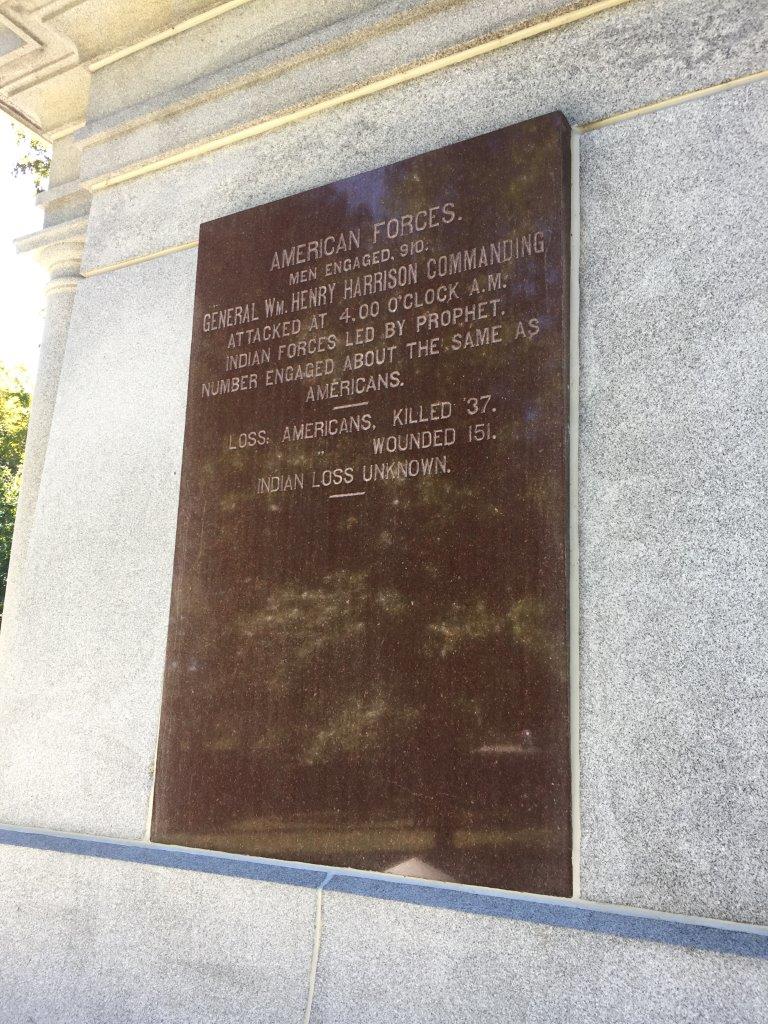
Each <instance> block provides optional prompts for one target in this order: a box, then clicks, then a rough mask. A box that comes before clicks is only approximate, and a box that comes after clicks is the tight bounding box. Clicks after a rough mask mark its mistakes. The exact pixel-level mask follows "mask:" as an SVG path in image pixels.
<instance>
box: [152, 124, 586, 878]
mask: <svg viewBox="0 0 768 1024" xmlns="http://www.w3.org/2000/svg"><path fill="white" fill-rule="evenodd" d="M568 165H569V128H568V124H567V122H566V120H565V118H564V117H563V116H562V115H561V114H550V115H547V116H545V117H540V118H537V119H535V120H532V121H528V122H526V123H524V124H520V125H515V126H513V127H510V128H503V129H501V130H500V131H496V132H492V133H490V134H488V135H483V136H480V137H479V138H475V139H470V140H468V141H466V142H460V143H457V144H456V145H452V146H447V147H446V148H444V149H440V150H436V151H434V152H430V153H425V154H423V155H422V156H417V157H414V158H412V159H410V160H404V161H402V162H400V163H396V164H392V165H390V166H388V167H382V168H379V169H378V170H374V171H370V172H368V173H366V174H360V175H357V176H356V177H353V178H348V179H347V180H345V181H338V182H334V183H333V184H331V185H325V186H323V187H322V188H316V189H313V190H311V191H309V192H305V193H303V194H302V195H297V196H292V197H290V198H288V199H283V200H280V201H279V202H274V203H269V204H267V205H264V206H259V207H256V208H255V209H252V210H245V211H244V212H242V213H236V214H233V215H232V216H229V217H223V218H221V219H220V220H216V221H212V222H211V223H208V224H203V225H202V227H201V229H200V248H199V254H198V267H197V285H196V292H195V313H194V331H193V337H192V354H191V365H190V374H189V394H188V400H187V422H186V434H185V439H184V459H183V468H182V477H181V497H180V504H179V518H178V532H177V537H176V560H175V567H174V577H173V596H172V601H171V614H170V627H169V635H168V649H167V661H166V674H165V688H164V696H163V709H162V723H161V731H160V745H159V752H158V764H157V781H156V788H155V802H154V816H153V825H152V838H153V839H154V840H157V841H162V842H169V843H178V844H182V845H185V846H194V847H209V848H213V849H217V850H230V851H238V852H242V853H250V854H257V855H261V856H265V857H276V858H284V859H288V860H298V861H305V862H312V863H319V864H325V865H334V866H348V867H355V868H365V869H372V870H377V871H391V872H399V873H403V874H410V875H415V876H421V877H429V878H436V879H446V880H453V881H458V882H466V883H472V884H477V885H487V886H496V887H501V888H505V889H519V890H529V891H536V892H543V893H553V894H558V895H570V893H571V834H570V769H569V724H568V723H569V714H568V618H567V611H568V597H567V505H568V488H567V450H568V449H567V444H568V441H567V434H568V429H567V428H568V414H567V409H568V237H569V172H568ZM275 172H276V173H279V168H275Z"/></svg>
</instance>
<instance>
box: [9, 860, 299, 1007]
mask: <svg viewBox="0 0 768 1024" xmlns="http://www.w3.org/2000/svg"><path fill="white" fill-rule="evenodd" d="M313 881H314V878H308V879H307V880H306V883H305V884H300V885H297V884H295V882H294V884H285V883H280V882H275V881H271V880H268V879H266V878H265V879H263V880H259V879H254V878H243V877H237V876H233V875H221V874H211V873H208V872H200V871H195V870H179V869H178V868H176V867H173V866H160V865H157V864H140V863H135V862H130V861H121V860H115V859H112V858H109V859H105V858H104V857H101V856H81V855H78V854H76V853H66V852H61V851H52V850H39V849H29V848H24V847H21V846H8V845H5V843H4V842H0V948H2V950H3V957H2V964H0V1021H2V1022H3V1024H18V1022H20V1021H35V1022H37V1024H47V1022H51V1024H54V1022H56V1024H59V1022H61V1021H67V1022H68V1024H93V1022H95V1021H104V1022H106V1021H109V1022H110V1024H129V1022H130V1024H132V1022H136V1024H155V1022H156V1024H160V1022H162V1024H174V1022H179V1024H188V1022H189V1021H200V1022H205V1024H217V1022H221V1024H235V1022H237V1021H243V1022H245V1021H247V1022H248V1024H254V1022H255V1024H291V1022H295V1024H301V1022H302V1020H303V1017H304V1009H305V1005H306V999H307V979H308V971H309V964H310V959H311V955H312V942H313V937H314V918H315V902H316V898H315V893H314V891H313V887H312V882H313Z"/></svg>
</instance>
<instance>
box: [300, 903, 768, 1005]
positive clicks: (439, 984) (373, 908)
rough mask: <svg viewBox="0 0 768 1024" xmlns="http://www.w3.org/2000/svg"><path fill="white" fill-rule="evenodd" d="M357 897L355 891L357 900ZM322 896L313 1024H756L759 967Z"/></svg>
mask: <svg viewBox="0 0 768 1024" xmlns="http://www.w3.org/2000/svg"><path fill="white" fill-rule="evenodd" d="M360 888H362V887H360V886H358V889H360ZM556 918H557V912H556V911H552V920H551V921H550V922H549V923H543V922H538V921H535V920H528V921H524V920H516V919H513V918H511V917H505V916H498V917H496V916H487V915H484V914H475V913H471V912H466V911H464V910H456V909H448V908H445V907H439V906H425V905H418V904H414V903H409V902H406V901H400V900H397V899H380V898H375V895H367V894H361V893H360V892H358V893H352V892H335V891H332V888H331V890H327V891H326V892H325V893H324V896H323V938H322V945H321V950H320V958H319V966H318V973H317V984H316V988H315V998H314V1008H313V1016H312V1020H313V1022H314V1024H357V1022H358V1021H363V1020H364V1021H366V1022H367V1024H368V1022H371V1024H375V1022H378V1021H381V1022H385V1021H386V1022H390V1021H397V1022H398V1024H444V1022H446V1021H450V1022H451V1024H475V1022H477V1021H483V1022H486V1024H523V1022H525V1024H539V1022H540V1024H595V1022H599V1024H616V1022H617V1021H621V1024H647V1022H648V1021H650V1020H653V1021H655V1022H658V1024H693V1022H701V1021H728V1022H729V1024H758V1022H761V1021H762V1020H763V1019H764V1007H765V1002H766V999H768V967H767V966H766V961H765V960H764V959H761V958H751V957H744V956H739V955H737V954H734V953H732V952H714V951H711V950H703V949H695V948H686V947H685V946H682V945H681V946H674V945H669V944H666V943H663V942H659V941H656V940H654V939H647V938H643V939H633V938H629V937H618V936H617V935H615V934H603V933H601V932H600V931H599V930H595V931H591V930H582V929H580V928H578V927H563V926H558V925H557V924H556V923H553V922H554V921H556Z"/></svg>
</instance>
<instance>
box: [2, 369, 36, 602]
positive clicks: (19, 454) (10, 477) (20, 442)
mask: <svg viewBox="0 0 768 1024" xmlns="http://www.w3.org/2000/svg"><path fill="white" fill-rule="evenodd" d="M29 403H30V395H29V392H28V391H27V390H26V388H25V387H24V384H23V382H22V381H21V380H20V379H19V377H18V376H15V375H13V374H11V373H9V372H8V370H7V369H6V368H5V367H4V366H3V365H2V364H0V618H1V617H2V609H3V604H4V602H5V587H6V584H7V582H8V562H9V560H10V557H11V538H12V537H13V524H14V520H15V519H16V506H17V503H18V499H19V487H20V484H21V468H22V463H23V462H24V446H25V444H26V441H27V424H28V422H29Z"/></svg>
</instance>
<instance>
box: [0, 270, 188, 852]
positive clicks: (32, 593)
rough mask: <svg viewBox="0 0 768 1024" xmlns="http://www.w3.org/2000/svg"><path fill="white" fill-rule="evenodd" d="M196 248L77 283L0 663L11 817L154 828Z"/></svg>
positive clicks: (0, 781)
mask: <svg viewBox="0 0 768 1024" xmlns="http://www.w3.org/2000/svg"><path fill="white" fill-rule="evenodd" d="M195 260H196V253H195V252H186V253H180V254H177V255H175V256H173V257H169V258H167V259H165V260H163V261H162V262H159V263H152V264H142V265H139V266H136V267H132V268H129V269H127V270H123V271H119V272H116V273H113V274H109V275H106V276H103V277H97V278H92V279H90V280H87V281H84V282H83V283H82V284H81V285H80V287H79V288H78V292H77V297H76V301H75V306H74V310H73V314H72V323H71V328H70V332H69V337H68V341H67V347H66V352H65V354H64V360H63V365H62V369H61V377H60V382H59V388H58V394H57V398H56V404H55V409H54V413H53V419H52V424H51V431H50V437H49V440H48V449H47V454H46V460H45V466H44V468H43V472H42V477H41V481H40V487H39V493H38V499H37V507H36V514H35V520H34V522H33V524H32V527H31V529H30V531H29V539H28V549H27V560H26V569H25V572H24V575H23V579H20V580H19V581H18V590H17V593H16V595H15V598H14V601H15V609H16V613H15V620H14V629H13V631H12V633H11V636H10V638H9V640H8V642H7V643H5V644H4V649H3V658H2V663H1V664H0V695H1V696H0V821H4V822H6V823H10V824H19V825H21V824H23V825H32V826H37V827H44V828H57V829H62V830H65V831H73V832H90V833H96V834H102V835H108V836H123V837H141V836H142V835H143V834H144V830H145V826H146V823H147V815H148V805H149V797H150V792H151V787H152V782H153V774H152V773H153V762H154V753H155V744H156V739H157V726H158V717H159V708H160V696H161V689H162V678H163V668H164V660H165V640H166V631H167V623H168V605H169V600H170V585H171V574H172V567H173V549H174V544H173V538H174V533H175V527H176V505H177V500H178V483H179V468H180V461H181V449H182V440H183V432H184V409H185V401H186V377H187V365H188V359H189V338H190V330H191V315H192V296H193V291H194V271H195Z"/></svg>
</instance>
